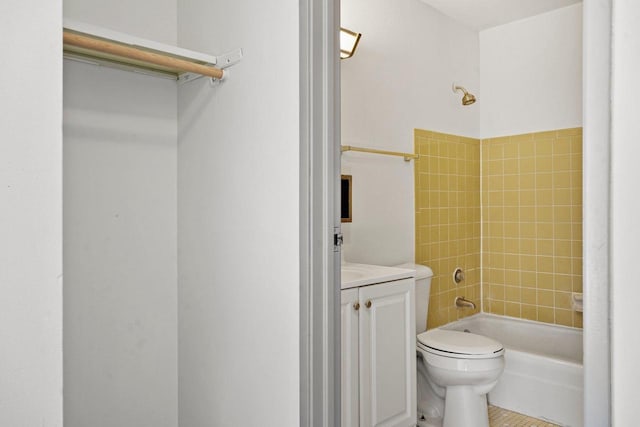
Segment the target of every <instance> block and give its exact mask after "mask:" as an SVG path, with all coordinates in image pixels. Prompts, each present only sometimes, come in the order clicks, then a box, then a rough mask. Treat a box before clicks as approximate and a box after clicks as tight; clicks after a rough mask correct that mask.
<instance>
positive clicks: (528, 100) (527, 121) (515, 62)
mask: <svg viewBox="0 0 640 427" xmlns="http://www.w3.org/2000/svg"><path fill="white" fill-rule="evenodd" d="M480 88H481V91H482V98H481V99H480V100H479V104H480V134H481V135H480V136H481V137H482V138H493V137H497V136H508V135H518V134H523V133H531V132H540V131H545V130H553V129H566V128H574V127H580V126H582V4H581V3H580V4H576V5H572V6H568V7H565V8H562V9H558V10H555V11H552V12H548V13H544V14H542V15H537V16H534V17H531V18H527V19H523V20H521V21H516V22H513V23H510V24H506V25H502V26H499V27H494V28H490V29H488V30H484V31H481V32H480Z"/></svg>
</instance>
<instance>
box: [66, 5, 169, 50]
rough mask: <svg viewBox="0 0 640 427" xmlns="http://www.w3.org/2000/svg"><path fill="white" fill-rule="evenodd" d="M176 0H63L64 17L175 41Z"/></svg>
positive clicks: (135, 34)
mask: <svg viewBox="0 0 640 427" xmlns="http://www.w3.org/2000/svg"><path fill="white" fill-rule="evenodd" d="M177 8H178V1H177V0H109V1H99V0H64V17H65V18H69V19H73V20H75V21H80V22H85V23H87V24H92V25H97V26H99V27H104V28H109V29H112V30H116V31H120V32H123V33H127V34H131V35H134V36H136V37H141V38H144V39H149V40H154V41H158V42H162V43H169V44H175V43H176V39H177V32H178V27H177V25H178V22H177Z"/></svg>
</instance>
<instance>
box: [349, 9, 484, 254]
mask: <svg viewBox="0 0 640 427" xmlns="http://www.w3.org/2000/svg"><path fill="white" fill-rule="evenodd" d="M341 8H342V26H343V27H346V28H349V29H351V30H354V31H358V32H361V33H362V34H363V36H362V39H361V41H360V44H359V47H358V50H357V52H356V54H355V55H354V56H353V57H352V58H350V59H348V60H344V61H342V144H343V145H355V146H364V147H371V148H378V149H385V150H393V151H402V152H413V130H414V129H415V128H420V129H429V130H435V131H439V132H446V133H452V134H457V135H464V136H470V137H478V136H479V105H480V104H475V105H472V106H470V107H463V106H462V105H461V99H462V96H461V95H458V94H454V93H453V92H452V90H451V85H452V83H453V82H454V81H456V82H458V83H459V84H461V85H462V86H465V87H466V88H467V89H468V90H469V91H471V92H472V93H474V94H475V95H477V96H478V99H479V100H482V99H483V97H482V94H480V92H479V81H480V77H479V70H478V65H479V57H478V46H479V45H478V43H479V42H478V33H477V32H475V31H473V30H470V29H468V28H465V27H463V26H462V25H460V24H458V23H456V22H454V21H453V20H451V19H450V18H447V17H445V16H444V15H442V14H441V13H439V12H437V11H436V10H434V9H433V8H431V7H430V6H427V5H425V4H424V3H422V2H421V1H419V0H399V1H393V2H390V1H387V0H343V1H342V6H341ZM342 171H343V173H346V174H352V175H353V223H351V224H343V231H344V234H345V245H344V253H345V258H346V260H347V261H352V262H364V263H372V264H382V265H392V264H395V263H399V262H404V261H413V260H414V253H415V240H414V232H415V218H414V216H415V212H414V176H413V163H412V162H411V163H405V162H404V161H403V160H402V159H401V158H391V157H386V156H376V155H372V154H354V153H345V154H343V155H342Z"/></svg>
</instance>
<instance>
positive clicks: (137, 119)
mask: <svg viewBox="0 0 640 427" xmlns="http://www.w3.org/2000/svg"><path fill="white" fill-rule="evenodd" d="M176 95H177V90H176V84H175V82H174V81H171V80H166V79H160V78H156V77H149V76H144V75H141V74H137V73H132V72H125V71H119V70H113V69H109V68H104V67H96V66H93V65H88V64H83V63H78V62H74V61H69V60H67V61H65V64H64V238H65V239H64V274H65V287H64V368H65V371H64V380H65V405H64V409H65V426H66V427H83V426H89V425H90V426H93V427H115V426H119V427H120V426H131V427H133V426H135V427H164V426H166V427H175V426H176V425H177V381H178V379H177V284H176V282H177V253H176V252H177V251H176V244H177V236H176V232H177V230H176V228H177V218H176V216H177V212H176V181H177V176H176V174H177V164H176V162H177V157H176V156H177V149H176V138H177V117H176V102H177V99H176Z"/></svg>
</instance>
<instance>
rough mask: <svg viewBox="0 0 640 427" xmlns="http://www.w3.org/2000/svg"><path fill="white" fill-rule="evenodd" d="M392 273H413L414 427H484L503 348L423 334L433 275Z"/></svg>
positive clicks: (479, 339) (471, 338) (420, 269)
mask: <svg viewBox="0 0 640 427" xmlns="http://www.w3.org/2000/svg"><path fill="white" fill-rule="evenodd" d="M398 267H401V268H410V269H413V270H415V271H416V276H415V280H416V335H417V337H416V353H417V355H416V356H417V361H416V368H417V369H416V370H417V375H418V378H417V388H418V402H417V403H418V420H417V425H418V426H419V427H489V415H488V411H487V393H489V391H490V390H491V389H493V387H494V386H495V385H496V383H497V382H498V378H500V375H501V374H502V372H503V370H504V347H503V346H502V344H500V343H499V342H498V341H496V340H493V339H491V338H488V337H485V336H482V335H478V334H473V333H468V332H459V331H450V330H446V329H441V328H436V329H432V330H429V331H427V320H426V319H427V311H428V308H429V290H430V287H431V277H433V272H432V271H431V269H430V268H429V267H425V266H423V265H415V264H403V265H402V266H398ZM451 304H453V301H451Z"/></svg>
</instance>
